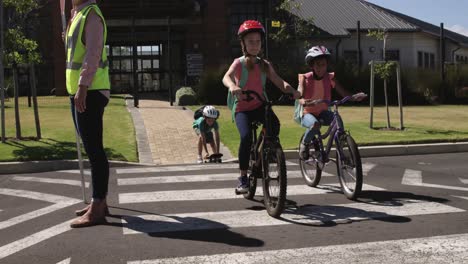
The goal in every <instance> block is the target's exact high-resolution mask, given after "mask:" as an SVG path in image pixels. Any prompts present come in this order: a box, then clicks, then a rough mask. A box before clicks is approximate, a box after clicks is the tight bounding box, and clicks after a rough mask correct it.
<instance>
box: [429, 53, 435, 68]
mask: <svg viewBox="0 0 468 264" xmlns="http://www.w3.org/2000/svg"><path fill="white" fill-rule="evenodd" d="M429 66H430V67H431V69H433V70H434V69H435V55H434V53H431V54H429Z"/></svg>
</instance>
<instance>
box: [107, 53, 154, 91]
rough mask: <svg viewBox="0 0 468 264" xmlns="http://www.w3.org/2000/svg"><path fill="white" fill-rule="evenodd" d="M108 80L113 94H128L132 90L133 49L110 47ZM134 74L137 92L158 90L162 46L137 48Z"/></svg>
mask: <svg viewBox="0 0 468 264" xmlns="http://www.w3.org/2000/svg"><path fill="white" fill-rule="evenodd" d="M108 50H109V52H110V54H109V62H110V72H109V73H110V79H111V87H112V91H113V92H118V93H120V92H128V90H129V89H133V83H134V80H133V78H134V75H133V47H132V46H118V45H116V46H110V47H109V48H108ZM136 51H137V61H136V62H137V63H136V72H137V78H138V87H139V92H151V91H157V90H159V89H160V79H161V76H160V74H159V72H160V71H161V70H160V60H161V55H162V45H161V44H160V45H141V46H137V49H136Z"/></svg>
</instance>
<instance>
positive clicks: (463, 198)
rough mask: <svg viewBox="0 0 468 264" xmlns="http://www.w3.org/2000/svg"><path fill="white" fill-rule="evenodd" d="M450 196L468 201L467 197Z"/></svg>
mask: <svg viewBox="0 0 468 264" xmlns="http://www.w3.org/2000/svg"><path fill="white" fill-rule="evenodd" d="M452 196H453V197H457V198H460V199H465V200H468V197H466V196H458V195H452Z"/></svg>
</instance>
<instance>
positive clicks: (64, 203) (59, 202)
mask: <svg viewBox="0 0 468 264" xmlns="http://www.w3.org/2000/svg"><path fill="white" fill-rule="evenodd" d="M0 195H9V196H16V197H21V198H27V199H33V200H40V201H45V202H49V203H52V205H49V206H47V207H44V208H41V209H38V210H35V211H32V212H29V213H25V214H22V215H19V216H16V217H13V218H10V219H8V220H5V221H2V222H0V230H2V229H5V228H7V227H10V226H14V225H17V224H19V223H22V222H25V221H29V220H31V219H33V218H37V217H39V216H43V215H46V214H48V213H51V212H54V211H57V210H60V209H62V208H65V207H68V206H70V205H73V204H77V203H79V202H81V200H78V199H73V198H70V197H65V196H60V195H54V194H46V193H39V192H33V191H26V190H15V189H0Z"/></svg>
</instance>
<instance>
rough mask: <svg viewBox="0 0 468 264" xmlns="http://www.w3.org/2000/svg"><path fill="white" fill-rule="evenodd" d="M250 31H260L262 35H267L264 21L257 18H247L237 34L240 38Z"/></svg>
mask: <svg viewBox="0 0 468 264" xmlns="http://www.w3.org/2000/svg"><path fill="white" fill-rule="evenodd" d="M250 32H259V33H260V34H262V36H264V35H265V28H264V27H263V25H262V23H260V22H258V21H256V20H246V21H244V23H242V24H241V25H240V27H239V30H238V31H237V36H239V38H242V37H244V36H245V35H246V34H247V33H250Z"/></svg>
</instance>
